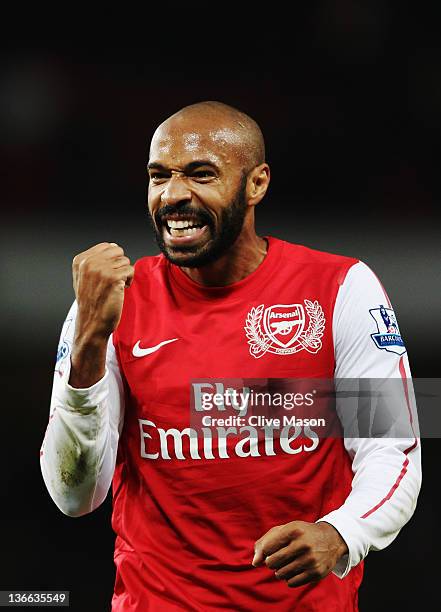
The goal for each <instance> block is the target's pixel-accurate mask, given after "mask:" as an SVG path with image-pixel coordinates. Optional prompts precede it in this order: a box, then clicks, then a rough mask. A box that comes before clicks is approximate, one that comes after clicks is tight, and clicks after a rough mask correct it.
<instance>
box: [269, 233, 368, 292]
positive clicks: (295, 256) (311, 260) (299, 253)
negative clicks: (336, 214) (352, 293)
mask: <svg viewBox="0 0 441 612" xmlns="http://www.w3.org/2000/svg"><path fill="white" fill-rule="evenodd" d="M271 241H272V242H273V243H275V244H277V246H278V248H279V249H280V257H281V259H283V260H284V261H285V262H286V263H287V264H289V263H292V264H293V265H295V264H296V265H299V264H300V265H302V266H305V265H308V266H315V267H319V268H320V269H321V270H322V271H324V270H326V269H327V270H332V271H336V270H338V271H340V272H341V274H340V279H339V282H340V283H342V282H343V280H344V278H345V276H346V273H347V272H348V271H349V270H350V269H351V268H352V267H353V266H356V265H357V264H359V263H361V262H360V260H359V259H357V258H355V257H348V256H346V255H338V254H336V253H328V252H326V251H319V250H318V249H313V248H310V247H307V246H304V245H301V244H294V243H291V242H287V241H285V240H279V239H278V238H271Z"/></svg>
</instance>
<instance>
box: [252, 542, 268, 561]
mask: <svg viewBox="0 0 441 612" xmlns="http://www.w3.org/2000/svg"><path fill="white" fill-rule="evenodd" d="M264 560H265V555H264V552H263V547H262V545H261V544H260V543H259V542H256V543H255V545H254V557H253V561H252V565H254V567H258V566H259V565H262V563H263V562H264Z"/></svg>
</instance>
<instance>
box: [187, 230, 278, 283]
mask: <svg viewBox="0 0 441 612" xmlns="http://www.w3.org/2000/svg"><path fill="white" fill-rule="evenodd" d="M267 249H268V245H267V241H266V240H265V239H264V238H260V237H259V236H258V235H257V234H256V232H255V230H254V227H253V228H251V229H250V230H248V231H247V230H246V228H244V230H243V231H242V232H241V233H240V235H239V237H238V239H237V240H236V242H235V243H234V245H233V246H232V247H231V248H230V249H229V251H228V253H226V254H225V255H223V256H222V257H220V258H219V259H217V260H216V261H215V262H213V263H212V264H209V265H208V266H203V267H201V268H185V267H183V268H182V270H183V271H184V272H185V274H187V276H189V277H190V278H191V279H192V280H194V281H195V282H197V283H199V284H201V285H206V286H207V287H223V286H225V285H231V284H233V283H237V282H238V281H240V280H242V279H243V278H245V277H247V276H248V275H249V274H251V273H252V272H254V270H256V268H257V267H258V266H259V265H260V264H261V263H262V261H263V260H264V259H265V256H266V253H267Z"/></svg>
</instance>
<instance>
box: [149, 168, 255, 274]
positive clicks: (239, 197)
mask: <svg viewBox="0 0 441 612" xmlns="http://www.w3.org/2000/svg"><path fill="white" fill-rule="evenodd" d="M246 184H247V176H246V175H245V174H244V175H243V176H242V178H241V182H240V185H239V187H238V189H237V191H236V193H235V195H234V197H233V199H232V200H231V202H230V203H229V204H228V206H226V207H225V208H223V209H222V212H221V214H220V217H219V224H218V228H216V224H215V222H214V220H213V218H212V216H211V215H210V214H209V213H208V212H207V211H206V210H205V209H204V208H202V209H199V208H196V207H195V206H192V205H191V204H188V203H186V202H184V203H183V204H182V205H179V204H177V205H168V204H167V205H165V206H163V207H162V208H160V209H159V210H158V211H157V212H156V213H155V215H154V218H153V217H152V215H151V213H150V211H149V219H150V223H151V225H152V227H153V232H154V234H155V239H156V242H157V244H158V247H159V248H160V250H161V252H162V253H163V254H164V255H165V257H166V258H167V259H168V260H169V261H170V262H171V263H172V264H175V265H177V266H182V267H186V268H201V267H202V266H206V265H208V264H210V263H213V262H214V261H216V260H217V259H219V258H220V257H222V256H223V255H225V253H226V252H227V251H228V250H229V249H230V248H231V247H232V246H233V244H234V243H235V242H236V240H237V238H238V237H239V234H240V232H241V231H242V227H243V223H244V219H245V213H246V211H247V203H246V197H245V195H246ZM173 213H180V214H182V215H185V214H188V215H192V216H196V217H197V219H198V221H199V222H200V223H201V224H202V225H206V226H207V227H208V230H209V238H208V240H206V241H204V243H203V244H201V245H194V246H179V247H171V246H167V245H166V244H165V242H164V239H163V237H162V232H163V228H164V226H165V221H164V217H165V216H167V215H171V214H173ZM165 231H168V230H165Z"/></svg>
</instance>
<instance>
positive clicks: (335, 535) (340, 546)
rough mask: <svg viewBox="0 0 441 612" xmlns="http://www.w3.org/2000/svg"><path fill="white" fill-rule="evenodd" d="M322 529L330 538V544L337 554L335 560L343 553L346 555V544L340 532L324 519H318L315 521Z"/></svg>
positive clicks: (347, 550)
mask: <svg viewBox="0 0 441 612" xmlns="http://www.w3.org/2000/svg"><path fill="white" fill-rule="evenodd" d="M316 525H318V526H319V527H321V529H322V530H323V531H325V532H326V534H327V536H328V537H329V538H330V539H331V542H332V545H333V547H334V549H335V551H336V554H337V560H339V559H341V557H343V555H347V554H348V552H349V549H348V545H347V544H346V542H345V540H344V539H343V538H342V536H341V535H340V532H339V531H338V530H337V529H336V528H335V527H334V526H333V525H331V523H327V522H326V521H319V522H318V523H316Z"/></svg>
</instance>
